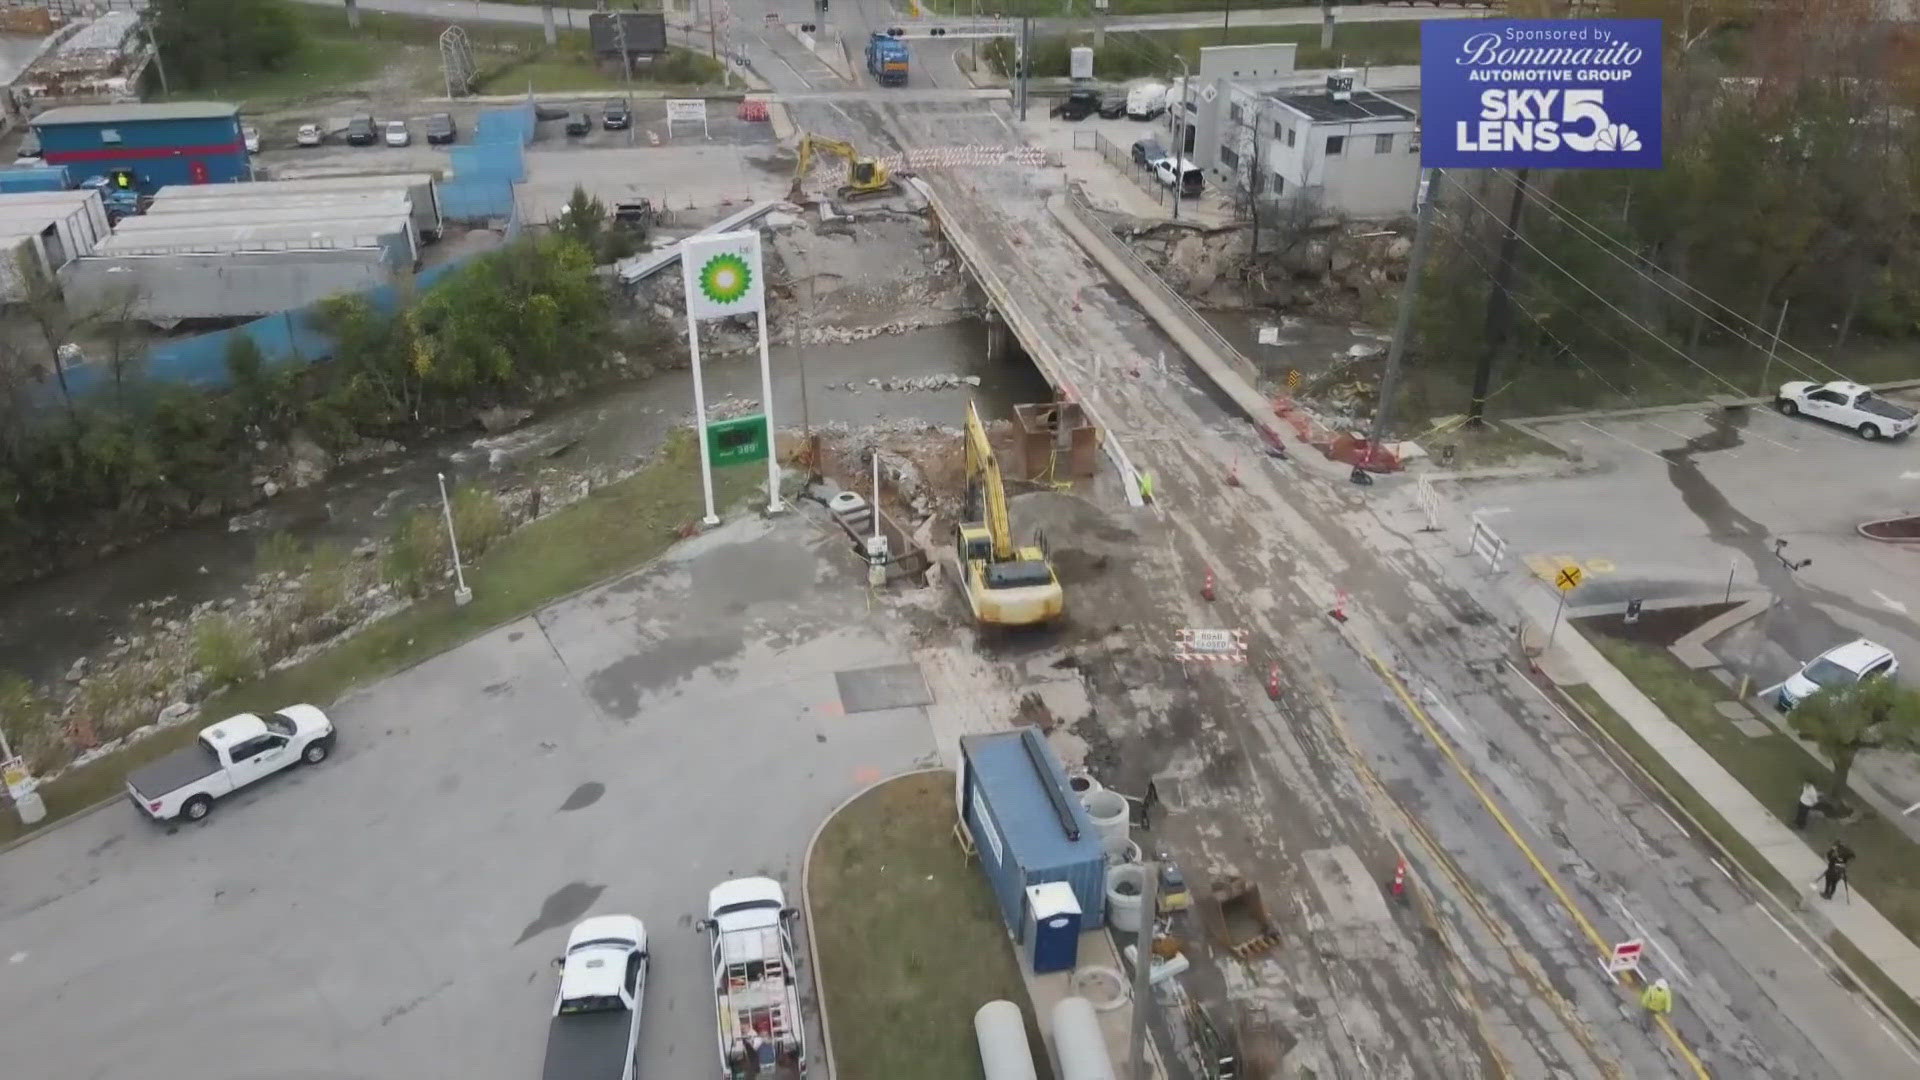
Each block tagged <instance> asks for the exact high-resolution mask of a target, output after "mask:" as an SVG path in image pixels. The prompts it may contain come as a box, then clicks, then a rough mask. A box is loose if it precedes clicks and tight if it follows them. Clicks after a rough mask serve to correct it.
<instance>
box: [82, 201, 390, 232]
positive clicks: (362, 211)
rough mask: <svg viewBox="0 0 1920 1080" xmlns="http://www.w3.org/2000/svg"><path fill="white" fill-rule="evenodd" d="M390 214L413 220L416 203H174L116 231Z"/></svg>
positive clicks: (127, 220) (123, 222) (133, 219)
mask: <svg viewBox="0 0 1920 1080" xmlns="http://www.w3.org/2000/svg"><path fill="white" fill-rule="evenodd" d="M387 217H403V218H406V219H408V220H409V221H411V220H412V218H413V204H412V203H411V202H409V201H408V200H407V198H406V196H404V195H383V196H377V197H375V198H372V199H367V200H364V201H359V202H355V203H350V204H346V205H337V206H325V205H322V206H314V205H311V204H305V203H292V204H288V205H284V206H283V205H267V206H260V205H257V204H252V203H236V204H234V205H231V206H221V207H212V206H204V205H196V206H192V207H174V208H172V209H169V210H165V211H161V210H159V208H158V207H155V208H153V209H149V210H148V211H147V212H146V213H145V214H142V215H141V216H139V217H130V218H123V219H121V221H120V224H119V225H118V226H117V227H116V228H115V230H114V231H115V232H122V233H128V232H153V231H156V230H160V229H189V228H198V227H201V226H207V225H214V226H218V225H272V224H275V223H279V222H286V223H292V222H297V221H333V220H339V219H350V220H355V221H365V220H367V219H370V218H387Z"/></svg>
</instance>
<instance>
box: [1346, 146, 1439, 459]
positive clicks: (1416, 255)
mask: <svg viewBox="0 0 1920 1080" xmlns="http://www.w3.org/2000/svg"><path fill="white" fill-rule="evenodd" d="M1440 179H1441V171H1440V170H1439V169H1428V170H1427V182H1426V189H1427V190H1426V197H1425V198H1423V199H1421V200H1420V219H1419V222H1418V224H1416V225H1415V226H1414V230H1413V251H1411V252H1410V253H1408V255H1407V283H1406V285H1405V286H1404V287H1403V289H1402V290H1401V293H1400V313H1399V315H1398V316H1397V317H1396V318H1395V319H1394V323H1393V343H1392V344H1391V345H1389V346H1388V347H1387V370H1386V372H1385V373H1384V374H1382V375H1381V377H1380V402H1379V404H1378V405H1375V406H1374V410H1373V431H1372V433H1371V434H1369V435H1368V436H1367V453H1368V454H1369V455H1373V454H1378V453H1379V452H1380V447H1381V445H1382V443H1383V442H1384V441H1385V440H1386V437H1387V418H1388V417H1389V416H1390V415H1391V414H1392V413H1393V395H1394V392H1395V391H1396V390H1398V389H1399V386H1398V384H1399V382H1400V365H1401V363H1402V361H1404V360H1405V358H1406V354H1407V337H1408V335H1409V334H1411V333H1412V331H1413V308H1414V304H1415V302H1416V301H1417V299H1418V298H1419V294H1420V270H1421V268H1422V267H1423V266H1425V265H1426V262H1427V240H1428V237H1429V236H1430V235H1431V234H1432V232H1433V204H1434V202H1435V201H1436V200H1437V199H1439V198H1440ZM1349 479H1351V480H1352V481H1353V482H1354V483H1356V484H1371V483H1373V477H1371V476H1369V475H1367V471H1366V470H1365V469H1363V468H1361V467H1360V466H1358V465H1355V466H1354V467H1353V473H1352V475H1351V476H1350V477H1349Z"/></svg>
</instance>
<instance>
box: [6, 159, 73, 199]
mask: <svg viewBox="0 0 1920 1080" xmlns="http://www.w3.org/2000/svg"><path fill="white" fill-rule="evenodd" d="M72 186H73V178H72V177H71V176H69V175H68V173H67V169H66V166H64V165H34V166H29V167H25V168H19V169H0V193H4V192H10V191H65V190H67V189H68V188H71V187H72Z"/></svg>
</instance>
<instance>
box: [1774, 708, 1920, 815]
mask: <svg viewBox="0 0 1920 1080" xmlns="http://www.w3.org/2000/svg"><path fill="white" fill-rule="evenodd" d="M1787 722H1788V723H1789V724H1792V725H1793V729H1794V730H1795V731H1798V732H1799V733H1800V734H1801V736H1802V737H1804V738H1806V739H1808V740H1809V741H1811V742H1812V743H1813V744H1814V745H1816V746H1818V747H1819V748H1820V749H1821V750H1823V751H1825V753H1826V755H1827V756H1828V757H1829V758H1831V759H1832V761H1833V786H1832V787H1831V788H1830V789H1829V790H1828V791H1827V801H1829V802H1831V803H1833V804H1834V805H1835V806H1842V807H1843V806H1845V805H1846V794H1847V777H1848V775H1849V774H1851V773H1852V772H1853V762H1854V759H1855V758H1856V757H1858V756H1859V754H1860V751H1862V750H1878V749H1881V748H1884V747H1895V748H1900V749H1906V750H1920V692H1916V691H1913V690H1909V689H1907V688H1906V687H1904V686H1901V685H1900V684H1899V683H1896V682H1894V681H1893V680H1892V679H1887V678H1871V679H1862V680H1861V681H1859V682H1856V683H1849V684H1844V685H1840V686H1829V687H1826V688H1824V689H1822V690H1820V691H1819V692H1818V693H1815V694H1813V695H1812V696H1810V697H1808V698H1806V699H1805V700H1803V701H1801V702H1800V703H1799V704H1798V705H1795V706H1794V707H1793V711H1792V712H1790V713H1788V714H1787Z"/></svg>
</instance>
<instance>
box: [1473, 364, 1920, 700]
mask: <svg viewBox="0 0 1920 1080" xmlns="http://www.w3.org/2000/svg"><path fill="white" fill-rule="evenodd" d="M1887 396H1888V397H1889V398H1891V399H1893V400H1896V401H1900V402H1902V403H1903V404H1907V405H1909V406H1912V405H1915V404H1920V393H1916V392H1913V391H1907V392H1904V393H1892V394H1889V395H1887ZM1534 427H1535V429H1536V430H1537V431H1539V432H1540V434H1542V435H1543V436H1545V437H1547V438H1548V439H1550V440H1552V441H1553V442H1556V443H1559V444H1562V445H1564V446H1567V447H1569V448H1572V449H1574V450H1577V451H1578V452H1579V453H1580V455H1581V457H1582V458H1583V459H1584V463H1585V467H1584V468H1583V469H1582V470H1581V471H1580V472H1579V473H1578V474H1576V475H1571V476H1552V477H1523V478H1514V479H1500V480H1484V481H1476V482H1473V483H1471V484H1469V485H1464V486H1463V487H1462V489H1461V494H1460V497H1461V498H1462V499H1463V500H1464V502H1465V504H1466V505H1467V506H1469V507H1470V508H1473V509H1477V510H1478V511H1479V512H1480V514H1481V515H1482V520H1484V521H1485V522H1486V523H1487V525H1488V526H1489V527H1490V528H1492V529H1493V530H1494V531H1495V532H1496V533H1497V534H1499V536H1500V537H1501V538H1502V539H1504V540H1506V541H1507V543H1508V544H1509V545H1510V547H1511V550H1512V551H1513V553H1514V555H1515V556H1517V557H1518V558H1520V559H1523V560H1525V561H1526V562H1527V563H1528V565H1529V567H1530V568H1531V569H1533V570H1534V571H1535V572H1536V573H1539V574H1542V575H1548V574H1551V573H1552V572H1553V571H1554V569H1555V568H1556V567H1558V566H1561V565H1564V564H1566V563H1569V562H1571V563H1577V564H1579V565H1580V566H1581V567H1582V569H1583V572H1584V574H1585V577H1584V582H1583V584H1582V585H1581V586H1580V589H1579V591H1578V592H1577V593H1576V594H1575V595H1574V597H1573V598H1572V599H1571V601H1570V602H1571V603H1573V604H1575V605H1594V604H1624V603H1625V602H1626V601H1627V600H1628V599H1629V598H1634V597H1639V598H1642V599H1647V600H1656V599H1663V598H1674V597H1704V596H1712V597H1713V598H1715V599H1718V598H1719V597H1720V596H1721V595H1724V590H1725V589H1726V587H1727V584H1728V577H1729V573H1730V572H1731V575H1732V584H1733V588H1734V589H1735V590H1736V592H1737V591H1739V590H1741V589H1750V588H1753V587H1755V586H1762V587H1764V588H1766V589H1768V590H1771V591H1773V592H1775V593H1777V594H1778V595H1779V596H1780V597H1781V601H1782V604H1783V607H1782V608H1781V609H1780V610H1779V611H1778V612H1776V613H1775V615H1774V617H1773V618H1772V619H1771V620H1769V623H1768V642H1767V644H1766V646H1765V648H1764V649H1763V650H1762V651H1761V654H1760V657H1759V661H1758V663H1757V664H1756V667H1755V675H1754V677H1755V679H1756V680H1758V681H1759V684H1760V685H1766V683H1767V682H1771V681H1777V680H1779V679H1781V678H1784V677H1785V676H1786V675H1787V674H1788V673H1789V672H1790V671H1791V670H1792V669H1793V668H1795V667H1797V666H1798V665H1799V664H1801V663H1804V662H1805V661H1806V660H1807V659H1809V658H1811V657H1813V656H1814V655H1817V654H1818V653H1820V652H1821V651H1823V650H1825V649H1827V648H1829V647H1831V646H1833V645H1836V644H1839V643H1840V642H1842V641H1846V640H1849V639H1850V638H1853V637H1857V636H1862V635H1864V636H1866V637H1869V638H1872V639H1874V640H1876V641H1879V642H1880V643H1882V644H1884V645H1886V646H1888V647H1889V648H1892V649H1893V650H1894V651H1895V652H1896V653H1897V654H1899V655H1900V656H1901V657H1903V658H1905V659H1906V660H1907V661H1908V662H1907V665H1906V676H1905V677H1907V678H1920V630H1916V628H1915V625H1914V623H1913V620H1912V612H1914V611H1916V610H1920V562H1916V560H1915V558H1914V555H1915V553H1914V551H1913V550H1911V547H1910V546H1907V547H1903V546H1901V545H1895V544H1885V543H1879V542H1876V541H1873V540H1868V539H1866V538H1865V537H1862V536H1860V535H1859V534H1858V533H1857V532H1856V531H1855V526H1857V525H1859V524H1860V523H1862V522H1865V521H1869V520H1873V519H1876V518H1886V517H1892V516H1895V515H1898V514H1901V513H1914V512H1920V443H1916V442H1915V441H1913V440H1912V439H1905V440H1901V441H1898V442H1891V443H1889V442H1871V443H1870V442H1865V441H1863V440H1861V439H1859V438H1858V437H1857V436H1855V435H1854V434H1853V433H1851V432H1849V431H1846V430H1843V429H1840V428H1836V427H1830V426H1827V425H1825V424H1821V423H1819V422H1817V421H1812V420H1807V419H1804V418H1798V419H1789V418H1787V417H1783V416H1780V415H1777V414H1776V413H1774V412H1773V411H1772V410H1771V409H1765V408H1756V409H1744V410H1738V411H1736V412H1732V413H1728V412H1725V411H1722V410H1719V409H1706V408H1703V409H1698V410H1695V409H1674V410H1659V411H1652V412H1644V413H1639V414H1632V415H1619V416H1607V417H1597V416H1596V417H1589V418H1585V419H1566V420H1553V421H1547V422H1542V423H1539V424H1536V425H1534ZM1779 540H1785V541H1786V542H1787V546H1786V547H1785V548H1784V549H1783V550H1782V552H1781V556H1776V555H1775V548H1774V545H1775V542H1776V541H1779ZM1782 558H1785V559H1786V560H1788V561H1792V562H1799V561H1800V560H1803V559H1812V560H1813V561H1812V563H1811V564H1810V565H1808V566H1806V567H1804V568H1803V569H1800V570H1798V571H1789V570H1787V569H1786V567H1785V565H1784V563H1783V562H1782ZM1723 645H1731V647H1734V648H1740V647H1742V645H1741V643H1740V642H1739V641H1738V639H1735V640H1734V641H1732V642H1730V643H1723ZM1739 662H1740V663H1741V664H1744V663H1745V656H1744V654H1743V655H1741V656H1740V657H1739Z"/></svg>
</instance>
